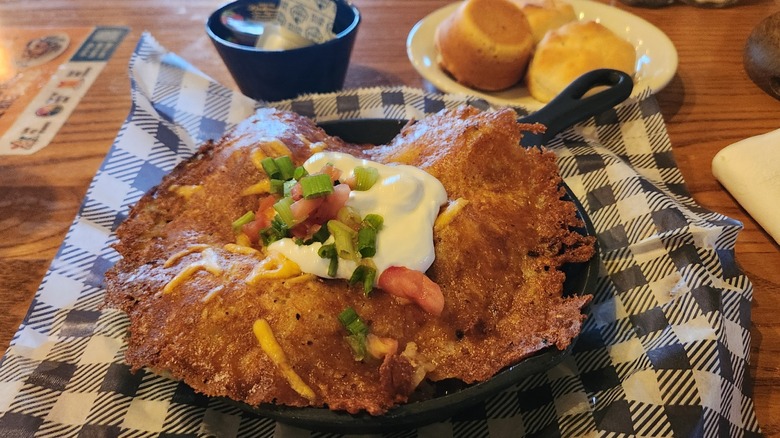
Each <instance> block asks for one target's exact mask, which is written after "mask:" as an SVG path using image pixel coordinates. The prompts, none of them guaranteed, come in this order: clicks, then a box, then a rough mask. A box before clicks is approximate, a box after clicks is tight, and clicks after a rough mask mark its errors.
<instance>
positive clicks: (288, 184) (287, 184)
mask: <svg viewBox="0 0 780 438" xmlns="http://www.w3.org/2000/svg"><path fill="white" fill-rule="evenodd" d="M296 184H298V181H296V180H294V179H291V180H289V181H285V182H284V189H283V191H284V194H283V196H290V195H291V194H292V188H293V187H295V185H296Z"/></svg>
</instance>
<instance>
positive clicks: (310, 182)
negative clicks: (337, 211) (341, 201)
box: [299, 173, 333, 199]
mask: <svg viewBox="0 0 780 438" xmlns="http://www.w3.org/2000/svg"><path fill="white" fill-rule="evenodd" d="M299 182H300V183H301V191H302V192H303V197H304V198H306V199H311V198H316V197H318V196H325V195H329V194H331V193H333V182H331V180H330V176H329V175H326V174H324V173H318V174H316V175H307V176H304V177H302V178H301V180H300V181H299Z"/></svg>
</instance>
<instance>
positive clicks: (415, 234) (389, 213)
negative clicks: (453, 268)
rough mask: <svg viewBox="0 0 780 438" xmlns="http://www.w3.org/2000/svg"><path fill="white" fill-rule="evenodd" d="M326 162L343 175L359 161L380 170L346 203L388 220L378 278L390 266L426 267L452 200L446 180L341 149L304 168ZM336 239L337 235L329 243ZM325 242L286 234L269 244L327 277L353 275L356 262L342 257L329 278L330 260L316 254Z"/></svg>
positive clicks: (379, 246) (380, 249)
mask: <svg viewBox="0 0 780 438" xmlns="http://www.w3.org/2000/svg"><path fill="white" fill-rule="evenodd" d="M326 164H332V165H333V167H335V168H337V169H340V170H341V172H342V175H343V176H344V177H347V176H349V175H351V174H352V172H353V170H354V169H355V167H358V166H363V167H373V168H375V169H376V170H377V171H378V173H379V179H378V180H377V182H376V183H375V184H374V185H373V186H372V187H371V188H370V189H368V190H365V191H357V190H352V191H351V192H350V194H349V200H348V201H347V204H346V205H348V206H350V207H352V208H354V209H355V210H356V211H357V212H358V213H359V214H360V216H361V217H365V216H366V215H367V214H369V213H374V214H378V215H380V216H382V218H383V219H384V225H383V227H382V230H381V231H379V233H378V234H377V241H376V250H377V252H376V255H375V256H374V257H372V260H373V262H374V264H375V265H376V268H377V275H376V279H377V280H378V279H379V277H380V276H381V274H382V272H383V271H384V270H385V269H387V268H389V267H391V266H404V267H407V268H409V269H413V270H416V271H421V272H425V271H426V270H427V269H428V268H429V267H430V266H431V264H432V263H433V260H434V258H435V253H434V248H433V223H434V221H435V220H436V216H438V214H439V208H440V207H441V206H442V205H443V204H444V203H445V202H447V192H446V191H445V190H444V186H443V185H442V184H441V182H439V180H438V179H436V178H435V177H433V176H432V175H430V174H429V173H427V172H425V171H424V170H422V169H418V168H416V167H414V166H408V165H402V164H398V165H385V164H381V163H377V162H374V161H370V160H364V159H360V158H356V157H353V156H352V155H349V154H345V153H340V152H318V153H316V154H314V155H312V156H311V158H309V159H308V160H307V161H306V162H305V163H304V164H303V167H304V168H305V169H306V171H307V172H309V173H316V172H318V171H319V170H320V169H322V167H323V166H325V165H326ZM332 241H333V237H331V238H330V239H329V240H328V241H327V242H325V243H330V242H332ZM321 246H322V244H321V243H313V244H311V245H298V244H296V243H295V241H293V239H290V238H285V239H281V240H278V241H276V242H274V243H272V244H271V245H270V246H269V247H268V249H269V251H277V252H279V253H281V254H282V255H284V256H285V257H287V258H288V259H290V260H292V261H293V262H295V263H296V264H298V266H300V268H301V270H302V271H303V272H307V273H311V274H314V275H316V276H318V277H323V278H344V279H349V278H350V277H351V276H352V272H353V271H354V270H355V268H356V267H357V263H355V262H354V261H352V260H345V259H339V267H338V272H337V275H336V277H330V276H329V275H328V264H329V261H328V260H327V259H323V258H321V257H320V256H319V255H318V254H317V251H318V250H319V249H320V247H321ZM377 280H375V283H376V281H377Z"/></svg>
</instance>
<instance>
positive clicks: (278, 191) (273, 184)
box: [268, 178, 284, 196]
mask: <svg viewBox="0 0 780 438" xmlns="http://www.w3.org/2000/svg"><path fill="white" fill-rule="evenodd" d="M268 191H269V192H271V194H272V195H279V196H284V180H281V179H278V178H271V181H270V188H269V189H268Z"/></svg>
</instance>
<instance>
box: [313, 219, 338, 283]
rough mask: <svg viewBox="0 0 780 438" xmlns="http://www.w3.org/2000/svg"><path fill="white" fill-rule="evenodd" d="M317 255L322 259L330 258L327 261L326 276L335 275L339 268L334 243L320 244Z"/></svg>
mask: <svg viewBox="0 0 780 438" xmlns="http://www.w3.org/2000/svg"><path fill="white" fill-rule="evenodd" d="M323 228H325V227H323ZM317 255H319V256H320V257H322V258H324V259H328V260H330V262H329V263H328V276H330V277H335V276H336V274H337V273H338V270H339V257H338V253H337V252H336V245H334V244H332V243H330V244H328V245H322V246H321V247H320V249H318V250H317Z"/></svg>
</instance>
